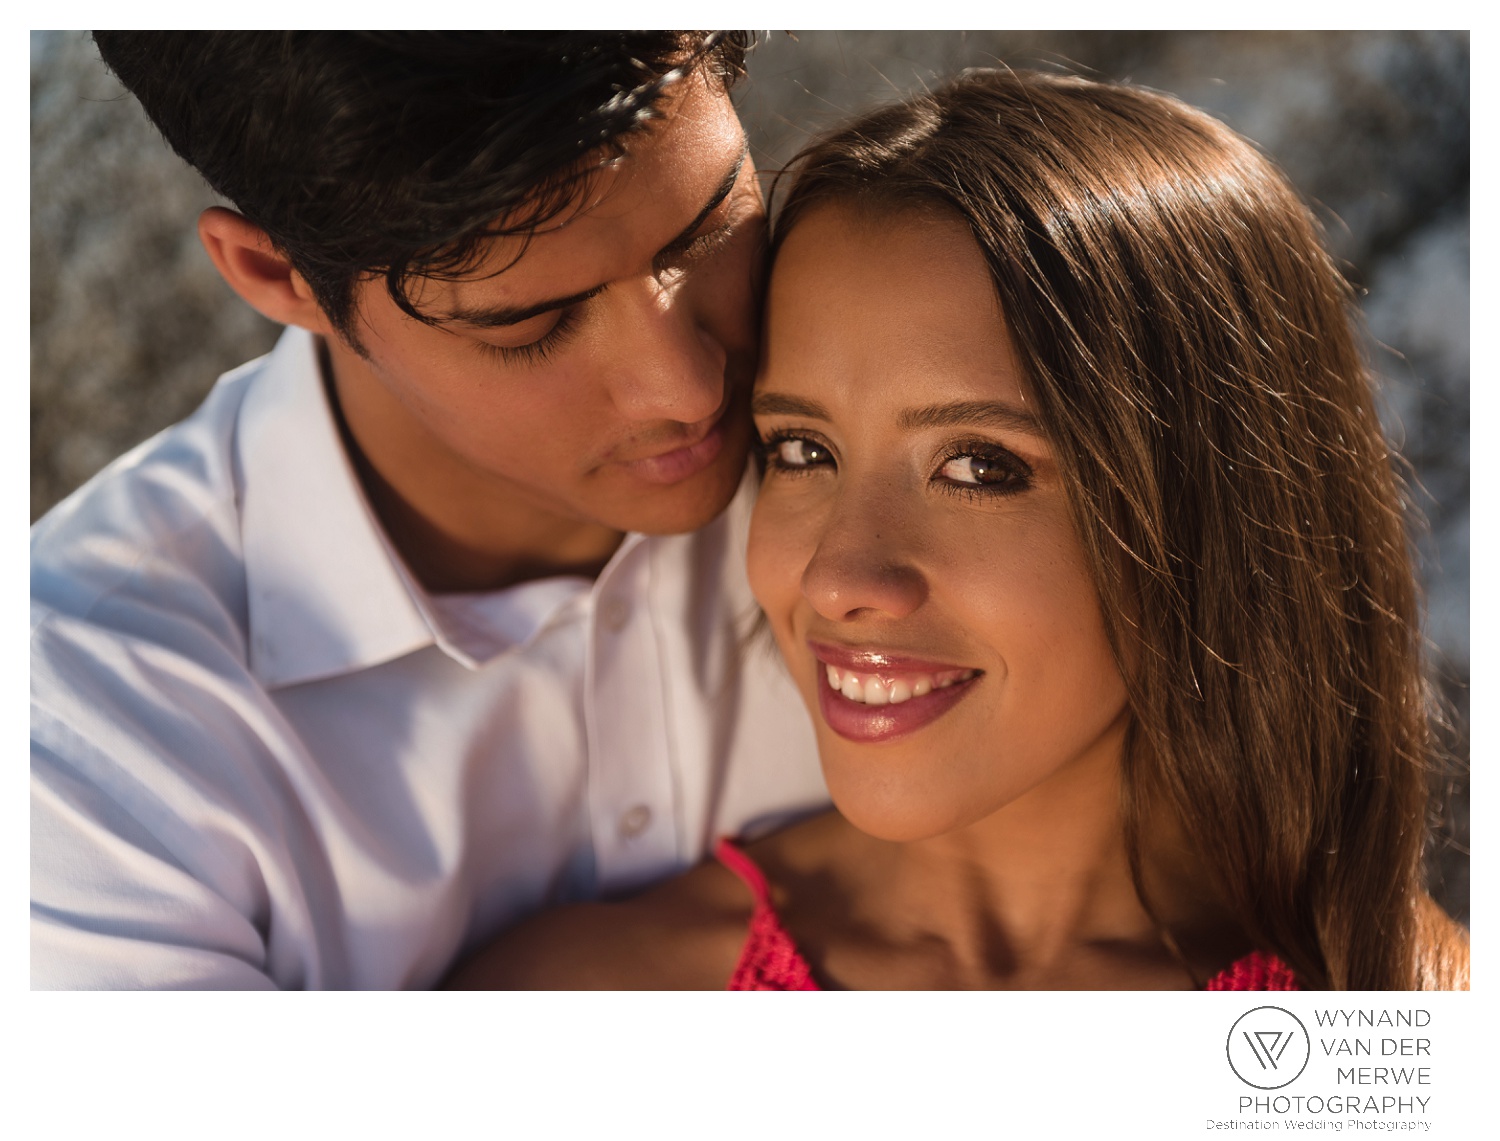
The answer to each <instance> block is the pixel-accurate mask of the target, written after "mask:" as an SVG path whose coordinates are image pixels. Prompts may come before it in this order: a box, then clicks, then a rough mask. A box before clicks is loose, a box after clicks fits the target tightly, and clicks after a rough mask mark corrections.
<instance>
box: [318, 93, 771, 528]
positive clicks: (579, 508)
mask: <svg viewBox="0 0 1500 1141" xmlns="http://www.w3.org/2000/svg"><path fill="white" fill-rule="evenodd" d="M662 110H663V111H664V116H665V117H664V118H663V119H661V120H658V121H656V122H655V123H653V124H652V125H651V126H650V128H649V130H647V131H646V132H645V133H643V134H639V135H637V136H634V137H633V138H631V139H630V141H629V142H628V144H627V153H626V155H625V156H624V157H623V158H622V159H620V160H619V161H617V162H615V163H613V164H611V165H610V166H609V167H608V168H606V169H604V170H602V171H600V172H599V173H598V174H597V176H594V177H592V178H590V179H589V180H588V181H587V182H586V183H585V188H584V190H583V192H582V193H581V194H580V196H579V199H578V201H577V202H576V203H575V204H574V205H573V206H572V207H570V208H569V209H568V210H566V211H564V213H563V214H562V215H561V217H560V218H558V219H557V220H556V221H554V222H551V223H548V224H547V225H546V226H545V227H544V228H543V231H542V232H540V233H537V234H536V235H535V236H533V237H532V238H531V239H530V241H529V243H527V242H525V241H523V239H520V238H498V239H496V240H495V241H494V243H493V244H492V248H490V249H489V250H488V252H487V254H486V257H485V261H484V264H483V265H482V266H480V267H479V268H478V269H477V270H476V271H475V272H474V273H473V274H471V275H469V276H468V277H466V279H465V280H463V281H460V282H442V281H432V280H425V281H417V282H414V283H412V286H411V290H410V296H411V299H412V301H413V302H414V303H415V305H416V306H417V308H418V309H419V310H420V311H421V312H422V313H424V314H427V315H430V316H433V317H436V318H439V324H438V325H436V326H433V325H428V324H424V323H423V322H421V321H417V320H415V319H413V318H411V317H410V316H408V315H407V314H405V313H403V312H402V311H401V309H400V308H399V307H398V306H397V305H396V304H395V303H394V302H393V301H392V300H391V298H390V297H389V295H388V294H387V292H386V290H385V285H384V282H383V281H374V282H364V283H361V285H360V286H359V287H358V290H357V292H356V301H357V305H358V320H359V325H358V337H359V341H360V350H362V351H356V350H355V349H354V348H352V347H351V346H349V345H348V344H345V343H343V342H342V341H340V340H339V339H337V338H333V337H330V338H328V341H329V351H330V355H331V357H332V360H333V365H334V375H335V379H336V384H337V389H338V394H339V399H340V404H341V406H342V411H343V414H344V416H345V419H346V421H347V422H348V424H349V427H350V429H351V431H352V432H353V435H354V437H355V439H356V441H357V442H358V444H359V446H360V450H361V451H362V452H363V453H364V455H365V458H366V459H367V460H368V461H369V462H370V464H371V465H372V466H373V467H374V468H375V469H376V471H377V472H378V473H379V475H380V478H381V479H382V480H383V481H384V482H385V483H386V484H387V485H388V486H389V487H391V488H393V489H394V490H395V491H396V493H397V494H398V495H400V496H401V497H402V498H403V499H405V500H406V502H407V504H408V505H409V506H410V507H412V508H415V509H416V510H417V511H419V512H421V513H423V514H425V515H426V516H428V518H429V519H430V520H434V521H435V522H437V524H438V525H439V526H443V527H445V528H446V529H447V530H449V531H450V532H452V533H454V534H455V535H456V536H457V537H460V538H462V537H464V536H461V535H457V533H458V532H461V531H462V530H463V528H464V526H465V525H466V524H465V520H472V521H474V525H475V526H476V527H478V528H479V529H481V530H482V529H483V528H484V527H485V526H488V527H490V529H491V530H494V528H495V526H496V521H497V520H502V521H503V520H504V519H505V518H507V517H510V516H514V517H515V519H514V525H515V526H517V527H520V528H521V529H522V530H528V529H529V530H530V531H531V532H532V533H535V532H536V530H537V529H538V528H540V530H541V531H543V532H545V531H546V530H547V528H548V527H553V528H558V527H561V529H562V530H563V531H566V529H567V527H568V526H570V525H571V524H573V523H576V522H583V523H589V524H601V525H603V526H605V527H607V528H610V529H613V530H620V531H624V530H637V531H645V532H650V533H668V532H680V531H688V530H692V529H695V528H697V527H700V526H702V525H703V524H705V523H707V522H708V521H709V520H710V519H712V518H713V517H714V516H715V515H716V514H718V512H719V511H721V510H722V509H723V508H724V506H725V505H726V504H727V503H728V501H729V499H730V498H731V496H732V495H733V494H734V490H735V487H736V486H737V484H738V482H739V479H740V477H741V475H742V474H743V470H744V464H745V456H746V450H747V447H748V443H749V433H750V429H749V419H748V415H747V414H746V409H745V401H746V398H747V397H748V390H749V385H750V381H751V378H752V376H753V374H754V370H755V348H756V342H757V328H756V314H755V310H756V297H755V277H756V273H757V269H758V265H759V260H760V258H761V254H762V247H763V241H764V226H765V211H764V206H763V204H762V201H761V197H760V192H759V188H758V186H757V184H756V182H755V178H754V170H753V168H752V166H751V163H750V160H749V158H748V156H747V154H746V151H745V141H744V134H743V132H742V130H741V128H740V124H739V120H738V118H737V117H736V115H735V112H734V108H733V106H732V105H731V103H730V101H729V98H728V96H727V95H726V94H724V93H723V92H722V91H720V90H719V89H718V88H717V87H715V86H713V85H712V84H711V83H710V82H709V81H706V80H705V79H704V77H702V76H701V75H694V76H692V77H690V78H688V79H685V80H683V81H682V82H681V84H680V85H679V90H677V91H676V92H675V93H674V94H673V96H672V97H671V98H670V99H669V100H668V101H667V102H666V103H665V104H664V106H663V108H662ZM512 263H514V264H512ZM496 271H499V272H496ZM485 521H487V522H485ZM503 525H510V524H503ZM469 538H474V539H478V536H469Z"/></svg>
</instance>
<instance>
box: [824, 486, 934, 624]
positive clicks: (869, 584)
mask: <svg viewBox="0 0 1500 1141" xmlns="http://www.w3.org/2000/svg"><path fill="white" fill-rule="evenodd" d="M902 514H903V513H902V512H900V511H899V510H897V509H892V507H891V504H890V500H889V498H888V497H879V496H872V497H869V498H867V499H865V500H864V501H863V502H862V503H859V504H855V503H850V502H848V501H847V500H846V501H845V502H842V503H839V504H837V505H836V506H835V507H834V509H833V510H832V511H830V512H829V513H828V515H827V517H826V519H827V523H826V526H825V528H824V530H823V533H822V535H821V536H820V537H819V539H818V543H817V547H816V548H815V550H814V551H813V555H812V558H811V559H809V560H808V563H807V566H806V568H805V569H804V570H803V572H802V594H803V596H804V597H805V598H806V599H807V600H808V602H809V603H810V604H811V605H812V607H813V609H815V610H816V611H817V612H818V613H819V614H820V615H822V616H823V617H824V618H828V619H830V620H832V621H836V622H852V621H856V620H859V619H861V618H887V619H891V618H904V617H906V616H907V615H909V614H911V613H912V612H913V611H915V610H916V609H917V608H918V607H919V606H921V605H922V603H923V602H924V601H926V599H927V579H926V577H925V575H924V574H923V573H922V571H921V570H920V569H919V568H918V566H917V565H916V563H915V562H914V561H913V560H912V558H911V557H910V554H909V552H910V551H911V549H912V538H913V535H912V532H911V529H910V525H909V524H904V523H903V521H902Z"/></svg>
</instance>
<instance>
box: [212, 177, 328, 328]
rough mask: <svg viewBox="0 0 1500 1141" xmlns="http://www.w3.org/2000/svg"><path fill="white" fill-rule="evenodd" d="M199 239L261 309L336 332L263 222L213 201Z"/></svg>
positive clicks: (284, 320) (280, 319)
mask: <svg viewBox="0 0 1500 1141" xmlns="http://www.w3.org/2000/svg"><path fill="white" fill-rule="evenodd" d="M198 239H199V240H200V241H201V242H202V243H203V248H204V249H205V250H207V251H208V256H209V258H210V259H212V261H213V263H214V265H215V266H216V267H217V268H218V271H219V273H220V274H221V275H222V276H223V278H224V280H225V281H227V282H229V287H230V288H231V289H233V290H234V291H235V292H236V293H238V294H239V295H240V296H241V297H243V298H244V299H245V301H246V302H248V303H249V304H250V306H251V307H252V308H254V309H255V310H256V311H257V312H259V313H261V314H263V315H264V316H266V317H269V318H270V319H271V320H273V321H275V322H276V323H277V324H279V325H300V326H301V327H302V328H304V329H310V330H312V331H313V332H314V333H321V334H323V335H324V336H330V335H332V334H333V333H334V329H333V325H332V323H331V322H330V321H329V320H328V318H327V317H326V316H324V314H323V310H322V307H321V306H319V305H318V303H317V301H316V299H314V297H313V293H312V290H311V289H310V288H309V287H308V284H307V282H306V280H305V279H304V278H303V277H302V275H301V274H300V273H298V272H297V271H296V270H295V269H293V268H292V263H291V262H289V261H288V260H287V259H286V257H285V255H283V254H281V253H279V252H278V251H277V250H276V247H275V246H273V245H272V244H271V239H270V238H268V237H267V236H266V232H265V231H264V230H262V229H261V228H260V227H259V226H257V225H255V224H254V223H252V222H250V221H248V220H246V219H245V218H244V217H243V216H242V215H240V214H236V213H235V212H234V211H233V210H226V209H225V208H224V207H222V206H210V207H209V208H208V209H207V210H205V211H203V213H202V214H200V215H198Z"/></svg>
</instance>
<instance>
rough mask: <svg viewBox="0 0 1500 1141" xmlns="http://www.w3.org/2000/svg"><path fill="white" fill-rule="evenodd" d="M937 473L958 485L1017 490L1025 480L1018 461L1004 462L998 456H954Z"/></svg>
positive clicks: (1025, 474)
mask: <svg viewBox="0 0 1500 1141" xmlns="http://www.w3.org/2000/svg"><path fill="white" fill-rule="evenodd" d="M938 474H939V475H940V476H942V478H944V479H946V480H947V481H948V482H949V483H952V484H957V485H958V486H960V487H983V488H994V489H997V490H998V489H1001V488H1004V489H1015V490H1019V489H1020V488H1021V487H1023V486H1025V484H1026V482H1027V473H1026V472H1025V471H1024V470H1023V469H1022V467H1021V465H1020V464H1019V463H1017V462H1006V461H1005V460H1004V459H1002V458H1000V457H998V456H984V455H961V456H954V457H953V458H952V459H950V460H948V461H947V462H946V463H944V464H943V466H942V468H941V469H940V470H939V472H938Z"/></svg>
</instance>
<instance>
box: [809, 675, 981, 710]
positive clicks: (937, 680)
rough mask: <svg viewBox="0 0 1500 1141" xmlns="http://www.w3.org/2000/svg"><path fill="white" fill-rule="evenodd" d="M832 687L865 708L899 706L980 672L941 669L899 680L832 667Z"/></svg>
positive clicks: (902, 677)
mask: <svg viewBox="0 0 1500 1141" xmlns="http://www.w3.org/2000/svg"><path fill="white" fill-rule="evenodd" d="M827 669H828V688H830V689H836V690H838V691H839V692H840V693H842V694H843V695H844V696H845V697H846V698H848V699H849V700H850V701H857V702H859V703H860V704H861V705H899V704H900V703H901V702H903V701H910V700H911V699H912V698H914V697H923V696H925V695H926V694H929V693H931V692H932V691H933V690H935V689H947V688H948V687H949V686H950V685H955V684H957V683H958V682H961V681H968V680H969V679H970V678H971V677H974V676H975V675H977V674H978V672H979V671H978V670H941V671H939V672H938V673H932V674H902V675H901V676H899V677H890V676H886V677H877V676H875V675H873V674H857V673H853V672H852V671H850V670H841V669H839V668H838V666H828V667H827Z"/></svg>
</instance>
